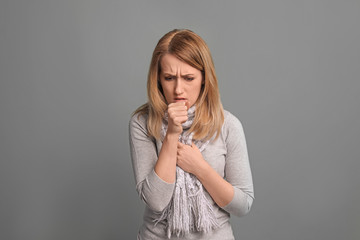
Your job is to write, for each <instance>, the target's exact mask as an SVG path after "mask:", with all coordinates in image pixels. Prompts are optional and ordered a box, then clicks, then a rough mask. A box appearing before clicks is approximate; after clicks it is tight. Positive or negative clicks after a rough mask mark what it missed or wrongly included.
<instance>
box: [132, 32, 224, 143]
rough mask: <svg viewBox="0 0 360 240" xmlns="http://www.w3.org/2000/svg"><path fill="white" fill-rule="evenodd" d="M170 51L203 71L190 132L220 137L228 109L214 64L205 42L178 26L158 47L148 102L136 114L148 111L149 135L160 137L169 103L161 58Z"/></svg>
mask: <svg viewBox="0 0 360 240" xmlns="http://www.w3.org/2000/svg"><path fill="white" fill-rule="evenodd" d="M166 53H169V54H171V55H173V56H175V57H177V58H178V59H179V60H181V61H183V62H185V63H187V64H189V65H190V66H192V67H194V68H196V69H198V70H199V71H201V72H202V77H203V80H204V84H203V85H202V87H201V90H200V94H199V97H198V99H197V101H196V103H195V104H196V111H195V117H194V121H193V124H192V126H191V128H190V130H189V131H190V132H194V137H193V138H194V139H210V138H211V137H212V136H214V135H215V134H216V136H215V139H216V138H217V137H218V136H219V134H220V131H221V127H222V124H223V122H224V112H223V107H222V104H221V101H220V94H219V88H218V82H217V78H216V74H215V68H214V63H213V60H212V57H211V53H210V50H209V48H208V47H207V45H206V43H205V41H204V40H203V39H202V38H201V37H200V36H198V35H197V34H195V33H194V32H192V31H190V30H187V29H183V30H179V29H174V30H172V31H170V32H168V33H167V34H165V35H164V36H163V37H162V38H161V39H160V40H159V42H158V44H157V45H156V47H155V49H154V52H153V55H152V59H151V63H150V68H149V73H148V80H147V94H148V102H147V103H145V104H144V105H142V106H140V107H139V108H138V109H137V110H136V111H135V112H134V115H135V114H137V113H139V115H142V114H147V115H148V118H147V131H148V135H149V136H152V137H154V138H156V139H159V138H160V129H161V124H162V119H163V117H164V113H165V111H166V109H167V104H166V100H165V97H164V94H163V91H162V88H161V85H160V80H159V73H160V71H161V65H160V60H161V57H162V56H163V55H165V54H166Z"/></svg>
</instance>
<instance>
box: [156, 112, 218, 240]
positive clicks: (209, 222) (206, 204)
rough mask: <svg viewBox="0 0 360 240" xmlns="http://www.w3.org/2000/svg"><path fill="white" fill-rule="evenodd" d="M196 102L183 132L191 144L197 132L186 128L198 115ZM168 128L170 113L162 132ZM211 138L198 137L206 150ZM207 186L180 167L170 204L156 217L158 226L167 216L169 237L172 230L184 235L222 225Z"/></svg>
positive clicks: (164, 132) (182, 139)
mask: <svg viewBox="0 0 360 240" xmlns="http://www.w3.org/2000/svg"><path fill="white" fill-rule="evenodd" d="M194 112H195V106H193V107H191V108H190V109H189V110H188V121H187V122H185V123H184V124H183V128H184V132H183V133H182V134H181V135H180V136H179V141H180V142H182V143H184V144H188V145H191V143H192V137H193V133H190V134H188V133H187V132H186V128H188V127H189V126H191V124H192V121H193V118H194V115H195V114H194ZM166 130H167V114H165V118H164V121H163V126H162V129H161V134H162V136H165V134H166ZM208 143H209V141H206V142H203V141H199V140H198V141H195V144H196V145H197V146H198V148H199V149H200V151H201V152H202V151H203V150H204V149H205V147H206V146H207V144H208ZM205 191H206V190H205V189H204V187H203V186H202V184H201V182H200V181H199V180H198V179H197V178H196V177H195V176H194V175H193V174H190V173H188V172H185V171H184V170H182V169H181V168H179V167H176V184H175V190H174V193H173V196H172V199H171V200H170V203H169V205H168V206H167V207H166V208H165V209H164V211H162V213H161V215H160V217H159V218H158V219H155V220H154V222H155V226H156V224H158V223H159V222H161V221H164V220H166V226H167V230H166V231H167V237H168V238H171V235H172V234H175V235H176V236H177V237H179V236H184V235H185V234H187V233H190V232H191V231H199V232H204V233H208V232H210V231H211V230H212V229H214V228H217V227H219V223H218V221H217V219H216V216H215V212H214V210H213V206H212V203H211V202H210V201H209V199H208V198H207V197H206V194H205Z"/></svg>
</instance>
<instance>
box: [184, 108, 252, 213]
mask: <svg viewBox="0 0 360 240" xmlns="http://www.w3.org/2000/svg"><path fill="white" fill-rule="evenodd" d="M227 114H228V116H227V118H226V119H225V124H224V128H223V131H224V132H223V133H224V135H225V136H226V138H225V144H226V149H227V153H226V164H225V169H224V172H225V179H224V178H222V177H221V176H220V175H219V174H218V173H217V172H216V171H215V170H214V169H213V168H212V167H211V166H210V165H209V164H208V163H207V162H206V161H205V160H204V158H203V157H202V155H201V153H200V151H199V149H197V147H196V146H195V145H194V144H193V146H187V145H184V144H181V143H179V144H178V162H177V163H178V165H179V166H180V167H181V168H182V169H184V170H185V171H187V172H190V173H192V174H194V175H195V176H196V177H197V178H198V179H199V180H200V181H201V183H202V184H203V186H204V187H205V189H206V190H207V191H208V193H209V194H210V196H211V197H212V198H213V200H214V201H215V202H216V204H217V205H218V206H219V207H221V208H223V209H224V210H226V211H227V212H229V213H232V214H234V215H237V216H242V215H245V214H247V213H248V212H249V210H250V208H251V205H252V202H253V199H254V191H253V183H252V175H251V170H250V165H249V159H248V153H247V147H246V141H245V135H244V131H243V128H242V125H241V123H240V121H239V120H238V119H237V118H236V117H235V116H233V115H231V114H230V113H227Z"/></svg>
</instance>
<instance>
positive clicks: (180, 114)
mask: <svg viewBox="0 0 360 240" xmlns="http://www.w3.org/2000/svg"><path fill="white" fill-rule="evenodd" d="M147 91H148V102H147V103H146V104H144V105H143V106H141V107H139V108H138V109H137V110H136V111H135V113H134V115H133V116H132V118H131V120H130V123H129V137H130V147H131V157H132V164H133V169H134V175H135V180H136V189H137V191H138V193H139V195H140V198H141V199H142V200H143V201H144V202H145V204H146V208H145V213H144V222H143V225H142V227H141V229H140V231H139V234H138V239H146V240H147V239H197V240H199V239H206V240H209V239H216V240H219V239H221V240H226V239H234V236H233V232H232V229H231V225H230V223H229V218H230V214H234V215H237V216H242V215H245V214H247V213H248V212H249V210H250V208H251V205H252V202H253V199H254V191H253V182H252V175H251V170H250V165H249V160H248V153H247V147H246V142H245V136H244V131H243V128H242V125H241V123H240V121H239V120H238V119H237V118H236V117H235V116H233V115H232V114H231V113H229V112H228V111H225V110H223V108H222V104H221V101H220V96H219V90H218V83H217V79H216V76H215V70H214V64H213V61H212V58H211V54H210V51H209V49H208V47H207V45H206V43H205V42H204V41H203V40H202V39H201V38H200V37H199V36H198V35H196V34H195V33H194V32H192V31H190V30H177V29H175V30H173V31H170V32H169V33H167V34H165V35H164V36H163V37H162V38H161V39H160V40H159V42H158V44H157V46H156V48H155V50H154V52H153V56H152V60H151V64H150V69H149V74H148V82H147Z"/></svg>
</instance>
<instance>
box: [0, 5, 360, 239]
mask: <svg viewBox="0 0 360 240" xmlns="http://www.w3.org/2000/svg"><path fill="white" fill-rule="evenodd" d="M359 25H360V2H359V1H357V0H353V1H351V0H349V1H347V0H346V1H326V0H323V1H320V0H319V1H317V0H305V1H288V0H281V1H280V0H276V1H268V0H262V1H209V0H197V1H107V0H105V1H103V0H102V1H100V0H99V1H94V0H91V1H89V0H87V1H85V0H67V1H49V0H38V1H36V0H23V1H19V0H2V1H1V2H0V80H1V82H0V137H1V138H0V139H1V143H0V158H1V162H0V164H1V165H0V194H1V195H0V239H4V240H13V239H14V240H63V239H67V240H83V239H84V240H115V239H116V240H119V239H135V238H136V234H137V231H138V229H139V227H140V224H141V221H142V214H143V209H144V204H143V203H142V202H141V201H140V199H139V197H138V195H137V193H136V190H135V180H134V176H133V170H132V166H131V160H130V153H129V143H128V121H129V119H130V116H131V113H132V112H133V111H134V110H135V109H136V108H137V107H138V106H139V105H141V104H142V103H144V102H145V101H146V100H147V96H146V78H147V71H148V67H149V64H150V58H151V54H152V51H153V49H154V47H155V45H156V43H157V41H158V40H159V39H160V37H161V36H162V35H164V34H165V33H166V32H168V31H170V30H172V29H174V28H188V29H191V30H193V31H195V32H196V33H198V34H199V35H200V36H201V37H203V38H204V40H205V41H206V42H207V43H208V45H209V48H210V50H211V52H212V55H213V59H214V62H215V68H216V72H217V76H218V81H219V86H220V93H221V99H222V102H223V105H224V108H225V109H227V110H229V111H230V112H232V113H233V114H234V115H235V116H237V117H238V118H239V119H240V121H241V122H242V124H243V127H244V130H245V135H246V140H247V144H248V151H249V157H250V163H251V167H252V172H253V177H254V187H255V201H254V204H253V207H252V210H251V211H250V213H249V214H248V215H247V216H245V217H242V218H237V217H234V216H233V217H232V218H231V223H232V226H233V228H234V234H235V236H236V239H246V240H262V239H266V240H293V239H299V240H300V239H301V240H306V239H308V240H312V239H324V240H325V239H326V240H330V239H351V240H354V239H360V230H359V226H360V207H359V203H360V187H359V186H360V174H359V170H360V158H359V156H360V126H359V124H360V119H359V118H360V107H359V103H360V82H359V81H360V44H359V43H360V27H359Z"/></svg>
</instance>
